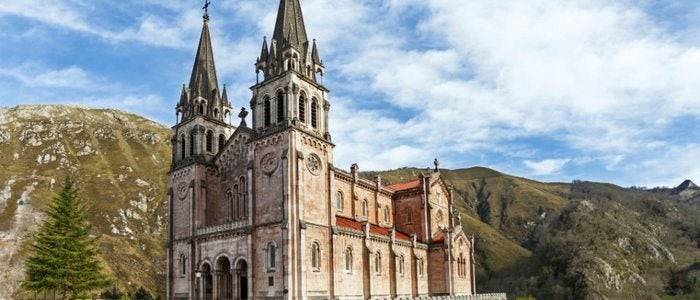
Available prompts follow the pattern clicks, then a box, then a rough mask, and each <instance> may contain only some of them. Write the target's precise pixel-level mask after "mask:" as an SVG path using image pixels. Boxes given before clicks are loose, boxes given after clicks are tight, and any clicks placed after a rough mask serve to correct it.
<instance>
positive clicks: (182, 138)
mask: <svg viewBox="0 0 700 300" xmlns="http://www.w3.org/2000/svg"><path fill="white" fill-rule="evenodd" d="M186 151H187V143H186V142H185V135H184V134H183V135H181V136H180V159H185V154H187V153H185V152H186Z"/></svg>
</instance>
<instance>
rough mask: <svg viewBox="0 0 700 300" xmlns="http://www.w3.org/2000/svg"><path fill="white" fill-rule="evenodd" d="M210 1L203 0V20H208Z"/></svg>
mask: <svg viewBox="0 0 700 300" xmlns="http://www.w3.org/2000/svg"><path fill="white" fill-rule="evenodd" d="M210 4H211V2H209V0H204V7H202V9H203V10H204V20H207V21H209V5H210Z"/></svg>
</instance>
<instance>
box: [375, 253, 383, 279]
mask: <svg viewBox="0 0 700 300" xmlns="http://www.w3.org/2000/svg"><path fill="white" fill-rule="evenodd" d="M374 272H375V273H377V274H381V273H382V253H381V252H379V250H377V254H375V255H374Z"/></svg>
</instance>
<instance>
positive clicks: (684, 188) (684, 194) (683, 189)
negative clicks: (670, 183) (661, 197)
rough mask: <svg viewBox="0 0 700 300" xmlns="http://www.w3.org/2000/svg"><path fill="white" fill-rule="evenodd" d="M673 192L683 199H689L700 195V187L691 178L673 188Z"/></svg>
mask: <svg viewBox="0 0 700 300" xmlns="http://www.w3.org/2000/svg"><path fill="white" fill-rule="evenodd" d="M671 194H673V195H677V196H679V197H680V198H681V199H683V200H689V199H692V198H694V197H695V196H698V195H700V187H698V186H697V185H696V184H695V183H694V182H692V181H690V180H686V181H683V183H681V184H680V185H678V186H677V187H675V188H673V189H672V190H671Z"/></svg>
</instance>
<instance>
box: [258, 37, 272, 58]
mask: <svg viewBox="0 0 700 300" xmlns="http://www.w3.org/2000/svg"><path fill="white" fill-rule="evenodd" d="M269 56H270V51H268V50H267V37H263V44H262V50H260V61H267V58H268V57H269Z"/></svg>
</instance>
